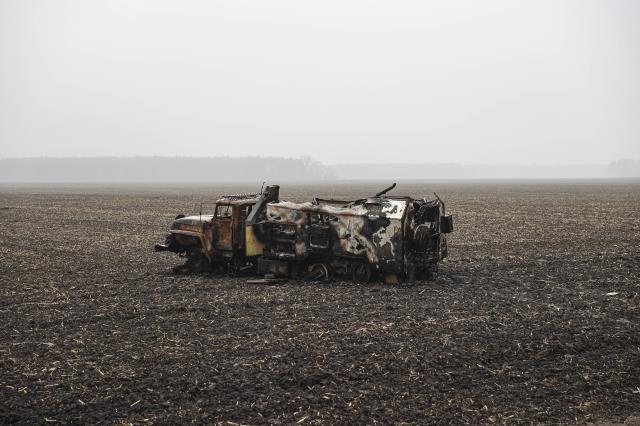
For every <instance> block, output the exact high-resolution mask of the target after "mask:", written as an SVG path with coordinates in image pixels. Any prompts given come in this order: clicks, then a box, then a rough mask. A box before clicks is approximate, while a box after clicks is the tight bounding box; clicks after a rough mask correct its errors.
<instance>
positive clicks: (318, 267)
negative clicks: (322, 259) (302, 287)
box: [307, 263, 331, 281]
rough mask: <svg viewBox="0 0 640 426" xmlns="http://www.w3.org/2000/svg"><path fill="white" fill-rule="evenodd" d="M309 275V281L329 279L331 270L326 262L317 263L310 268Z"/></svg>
mask: <svg viewBox="0 0 640 426" xmlns="http://www.w3.org/2000/svg"><path fill="white" fill-rule="evenodd" d="M307 277H309V278H308V279H307V281H327V280H328V279H329V278H330V277H331V270H330V269H329V267H328V266H327V265H325V264H324V263H316V264H314V265H311V267H310V268H309V273H308V274H307Z"/></svg>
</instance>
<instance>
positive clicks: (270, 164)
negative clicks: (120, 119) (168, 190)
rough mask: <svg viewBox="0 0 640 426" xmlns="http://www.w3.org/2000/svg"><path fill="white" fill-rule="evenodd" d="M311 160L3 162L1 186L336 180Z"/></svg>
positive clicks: (39, 160)
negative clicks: (29, 183)
mask: <svg viewBox="0 0 640 426" xmlns="http://www.w3.org/2000/svg"><path fill="white" fill-rule="evenodd" d="M329 173H330V171H329V170H328V169H327V167H325V166H324V165H322V164H320V163H319V162H317V161H315V160H313V159H311V158H299V159H293V158H280V157H242V158H227V157H210V158H200V157H124V158H120V157H94V158H23V159H6V160H0V181H1V182H262V181H271V182H279V181H300V180H301V181H312V180H323V179H328V178H332V177H333V176H331V175H329Z"/></svg>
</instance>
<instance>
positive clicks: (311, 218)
mask: <svg viewBox="0 0 640 426" xmlns="http://www.w3.org/2000/svg"><path fill="white" fill-rule="evenodd" d="M394 187H395V184H393V185H392V186H390V187H389V188H387V189H385V190H384V191H381V192H379V193H377V194H375V196H372V197H367V198H362V199H358V200H351V201H344V200H333V199H320V198H317V197H315V198H313V199H312V200H311V201H309V202H303V203H294V202H289V201H281V200H279V187H278V186H270V187H267V188H266V189H265V190H264V191H261V192H260V193H259V194H251V195H230V196H224V197H222V198H221V199H219V200H218V201H217V202H216V207H215V209H214V212H213V214H212V215H204V216H202V215H200V216H190V217H178V218H176V220H175V221H174V224H173V226H172V229H171V230H170V233H169V235H168V236H167V239H166V241H165V244H162V245H156V250H157V251H172V252H175V253H178V254H180V255H182V256H185V257H187V262H186V264H185V265H184V266H183V268H184V269H187V270H188V269H191V270H193V269H196V270H202V269H213V270H226V271H228V272H229V273H232V274H236V273H241V272H244V273H249V274H250V273H257V274H260V275H263V274H264V275H268V276H273V277H292V278H300V279H305V280H327V279H330V278H331V277H333V276H338V277H347V278H349V279H352V280H353V281H357V282H367V281H370V280H372V279H374V278H375V279H382V280H384V281H385V282H388V283H398V282H403V281H404V282H406V281H413V280H416V279H428V278H431V277H432V276H433V274H434V273H435V272H436V271H437V266H438V263H439V261H440V260H442V259H443V258H445V257H446V256H447V242H446V237H445V234H447V233H449V232H451V231H452V230H453V221H452V217H451V216H450V215H447V214H446V212H445V205H444V203H443V202H442V200H440V198H439V197H437V196H436V198H435V199H434V200H427V199H413V198H411V197H408V196H389V195H386V194H387V193H388V192H389V191H390V190H391V189H393V188H394Z"/></svg>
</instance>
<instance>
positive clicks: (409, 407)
mask: <svg viewBox="0 0 640 426" xmlns="http://www.w3.org/2000/svg"><path fill="white" fill-rule="evenodd" d="M384 186H386V185H385V184H361V183H359V184H351V185H350V184H340V185H328V184H323V185H317V186H313V187H312V186H307V187H304V186H292V185H287V184H284V183H283V184H282V191H281V198H283V199H289V200H293V201H301V200H308V199H310V197H311V196H312V195H319V196H323V197H330V196H334V197H338V198H348V197H350V196H351V197H361V196H366V195H370V194H372V193H375V192H376V191H377V190H380V189H382V188H383V187H384ZM250 190H253V191H255V188H246V187H231V186H229V185H226V186H221V185H210V186H203V185H200V186H192V187H171V186H167V187H162V186H137V187H123V186H120V187H105V186H103V187H88V186H84V187H83V186H41V187H35V186H6V185H5V186H2V187H0V321H1V323H2V327H1V328H0V423H12V422H18V423H47V422H54V421H56V422H60V423H84V424H87V423H96V422H106V423H129V422H132V423H144V422H153V423H187V422H193V421H196V422H206V423H216V422H220V423H225V422H235V423H244V424H260V423H273V424H278V423H283V424H291V423H299V424H314V423H346V424H349V423H375V422H381V423H393V422H410V423H460V422H468V423H491V422H495V423H514V422H523V421H524V422H545V423H556V422H562V423H576V422H577V423H589V422H593V423H601V422H625V421H627V423H633V422H634V421H636V422H637V421H638V417H637V416H640V184H638V183H629V182H626V183H624V182H537V183H534V182H522V183H496V182H487V183H474V184H470V183H436V184H434V183H424V184H422V183H421V184H418V183H401V184H399V185H398V188H396V189H395V190H394V193H396V194H401V193H407V194H410V195H414V196H425V195H426V196H428V195H430V194H431V193H432V192H433V191H436V192H437V193H438V195H439V196H440V197H441V198H442V199H443V200H445V202H446V203H447V211H448V212H451V213H453V214H454V215H455V216H454V219H455V223H454V225H455V231H454V233H453V234H450V238H449V252H450V258H449V259H447V260H446V261H445V262H443V263H442V264H441V267H440V273H439V275H438V277H437V278H436V279H435V281H431V282H417V283H412V284H400V285H385V284H382V283H371V284H362V285H356V284H352V283H348V282H339V281H334V282H330V283H328V284H311V283H302V282H295V281H289V282H286V283H280V284H278V285H272V286H265V285H256V284H248V283H246V279H242V278H227V277H221V276H211V275H192V276H175V275H172V273H171V268H172V266H175V265H177V264H179V263H180V259H178V258H177V257H175V256H174V255H172V254H171V253H153V252H152V246H153V244H154V243H156V242H162V241H163V238H164V234H165V231H166V230H167V229H168V227H169V225H170V223H171V221H172V220H173V218H174V217H175V215H176V214H178V213H193V212H198V211H199V210H200V203H201V202H204V205H203V209H204V210H205V211H206V210H207V209H210V207H211V201H213V200H215V198H216V197H217V196H218V195H221V194H222V193H228V192H238V191H250Z"/></svg>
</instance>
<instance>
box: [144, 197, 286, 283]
mask: <svg viewBox="0 0 640 426" xmlns="http://www.w3.org/2000/svg"><path fill="white" fill-rule="evenodd" d="M278 195H279V187H278V186H277V185H273V186H268V187H266V188H265V189H264V191H261V192H260V193H258V194H234V195H224V196H222V197H221V198H219V199H218V200H216V203H215V208H214V210H213V214H204V215H203V214H200V215H192V216H184V215H178V216H177V217H176V219H175V220H174V222H173V224H172V225H171V229H170V230H169V234H168V235H167V236H166V238H165V242H164V244H156V245H155V247H154V249H155V251H170V252H174V253H177V254H179V255H181V256H184V257H186V258H187V263H186V264H185V265H184V266H183V267H180V268H182V269H184V268H186V269H192V270H193V269H196V270H204V269H208V268H209V267H211V266H214V265H216V264H218V265H219V266H220V265H222V266H225V265H226V266H229V265H230V264H231V262H233V264H234V265H238V264H239V265H244V264H245V263H246V259H247V258H248V257H254V256H259V255H261V254H262V252H263V249H264V243H263V242H262V241H261V240H260V239H259V238H258V236H257V233H256V232H254V229H253V228H254V226H253V225H254V224H256V222H258V221H260V220H263V218H264V210H265V208H266V204H267V203H268V202H270V201H276V200H277V199H278ZM234 267H235V266H234Z"/></svg>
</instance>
